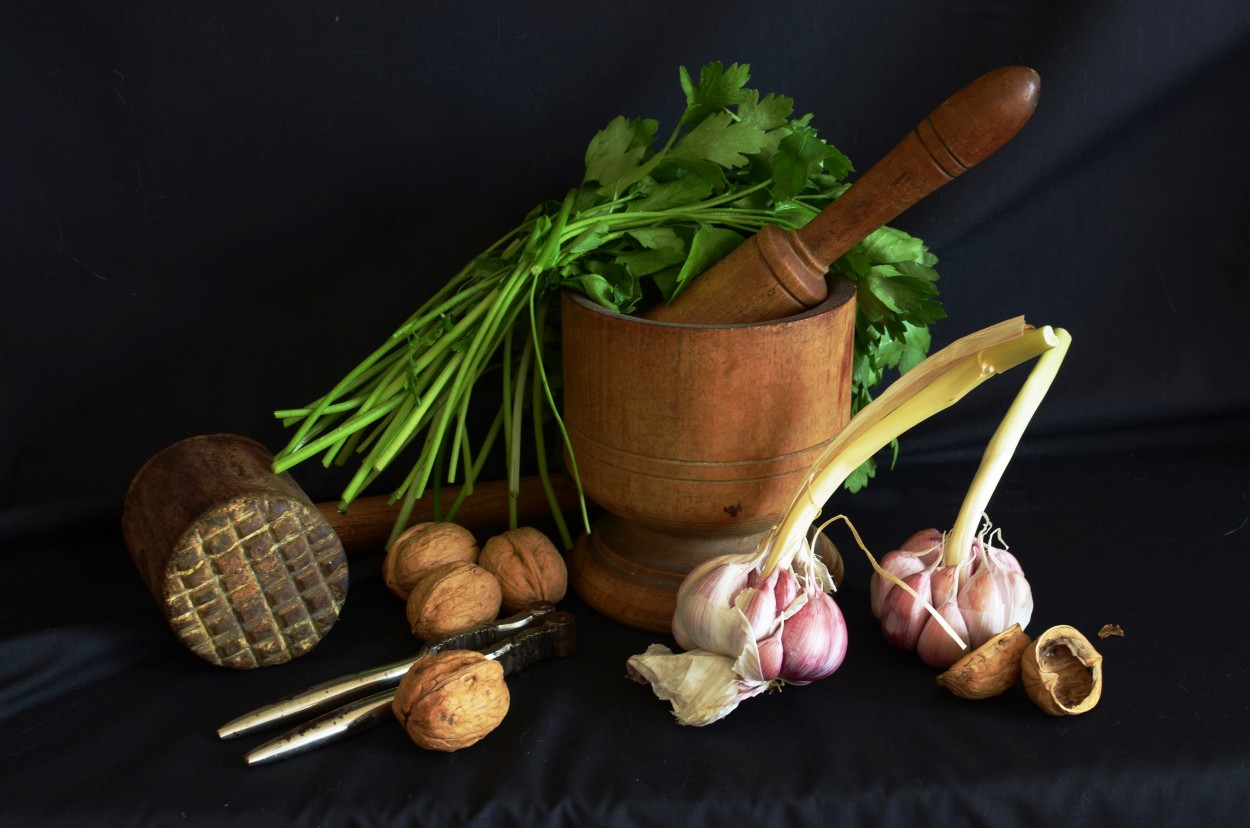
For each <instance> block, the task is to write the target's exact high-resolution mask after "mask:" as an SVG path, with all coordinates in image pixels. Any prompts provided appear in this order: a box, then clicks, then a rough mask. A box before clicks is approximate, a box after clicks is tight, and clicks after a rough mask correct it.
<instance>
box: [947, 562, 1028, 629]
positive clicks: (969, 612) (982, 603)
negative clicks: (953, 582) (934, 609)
mask: <svg viewBox="0 0 1250 828" xmlns="http://www.w3.org/2000/svg"><path fill="white" fill-rule="evenodd" d="M1010 590H1011V585H1010V584H1008V583H1007V582H1006V581H1005V579H1004V578H1003V577H1001V575H1000V571H999V570H995V569H993V568H991V567H988V566H983V567H981V568H980V569H978V570H977V571H976V572H975V573H973V575H972V577H970V578H969V579H968V580H967V581H966V582H965V583H964V585H963V586H962V587H960V589H959V598H958V601H959V609H960V611H961V612H962V613H963V616H964V623H965V624H966V625H967V628H968V646H970V647H980V646H981V645H982V644H984V643H985V642H986V641H989V640H990V639H991V638H993V637H994V636H995V635H997V634H998V633H1000V632H1002V631H1003V630H1005V629H1007V628H1008V627H1010V626H1011V625H1012V624H1013V623H1014V621H1015V619H1014V618H1012V617H1011V612H1010V607H1009V599H1010V597H1011V596H1010Z"/></svg>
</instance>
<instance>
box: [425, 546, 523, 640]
mask: <svg viewBox="0 0 1250 828" xmlns="http://www.w3.org/2000/svg"><path fill="white" fill-rule="evenodd" d="M500 601H501V594H500V590H499V581H498V580H496V579H495V576H494V575H492V574H490V573H489V572H487V571H486V570H485V569H483V568H482V567H480V566H478V565H477V564H471V563H466V562H465V561H453V562H451V563H445V564H440V565H438V566H436V567H434V568H433V569H431V570H429V571H428V572H426V573H425V574H424V575H423V576H422V577H421V580H419V581H417V584H416V586H414V587H413V588H412V592H411V593H409V595H408V604H407V607H406V611H407V614H408V623H409V624H411V625H412V634H413V635H415V636H416V637H417V638H420V639H423V640H426V641H428V640H430V639H431V638H438V637H439V636H442V635H450V634H451V633H455V632H460V631H461V630H467V629H468V628H469V627H476V626H477V625H478V624H485V623H488V622H490V621H493V620H495V617H496V616H498V615H499V606H500Z"/></svg>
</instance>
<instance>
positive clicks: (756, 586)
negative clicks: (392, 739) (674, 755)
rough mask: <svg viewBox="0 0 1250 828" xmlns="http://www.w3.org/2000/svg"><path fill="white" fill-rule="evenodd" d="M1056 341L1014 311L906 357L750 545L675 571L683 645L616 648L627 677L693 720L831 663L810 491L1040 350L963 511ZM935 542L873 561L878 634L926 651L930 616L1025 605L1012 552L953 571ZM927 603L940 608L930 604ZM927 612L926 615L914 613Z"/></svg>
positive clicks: (833, 633)
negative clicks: (622, 651) (677, 648)
mask: <svg viewBox="0 0 1250 828" xmlns="http://www.w3.org/2000/svg"><path fill="white" fill-rule="evenodd" d="M1069 341H1070V337H1068V335H1067V333H1066V332H1065V331H1063V330H1062V329H1058V330H1056V329H1051V328H1049V327H1047V328H1042V329H1035V328H1026V326H1025V325H1024V320H1023V319H1022V318H1017V319H1013V320H1007V321H1006V322H1003V323H1000V324H998V325H993V326H991V327H989V328H986V329H984V330H981V331H977V332H975V333H973V334H970V335H968V336H965V337H962V338H961V339H959V340H957V341H955V342H953V343H951V344H950V345H948V346H946V347H945V348H944V349H942V350H941V351H939V352H938V353H936V354H933V355H931V356H929V357H927V358H926V359H925V360H923V361H922V362H921V363H920V364H919V365H916V366H915V367H913V368H912V369H911V370H910V371H908V372H907V373H906V374H905V375H904V376H903V377H901V378H900V379H899V380H897V381H896V382H894V383H893V384H892V385H890V387H889V388H887V389H886V390H885V391H884V392H883V393H882V394H880V395H879V396H877V398H876V399H874V400H873V401H872V402H871V403H869V404H868V405H867V406H865V407H864V408H862V409H861V410H860V411H859V412H858V413H857V414H856V415H855V416H854V417H853V418H852V419H851V421H850V422H849V423H848V424H847V426H846V428H844V429H843V430H842V431H841V432H839V433H838V434H837V435H836V436H834V437H833V438H832V439H831V440H830V441H829V444H828V446H826V448H825V449H824V451H823V452H822V453H821V455H820V457H818V458H817V460H816V461H815V462H814V463H813V464H812V467H811V469H810V470H809V471H808V474H807V476H806V477H805V478H804V480H803V482H802V483H801V484H800V485H799V487H798V489H797V490H796V491H795V493H794V497H793V498H792V500H791V503H790V505H789V506H788V507H787V509H786V511H785V512H784V513H783V514H782V516H781V521H780V522H779V523H778V524H777V526H775V527H774V528H773V530H772V532H770V533H769V535H768V537H767V539H766V540H765V542H764V543H763V544H762V545H761V548H760V549H759V550H758V551H757V552H756V553H753V554H751V555H746V556H730V557H722V558H719V559H716V560H713V561H708V562H706V563H704V564H702V565H700V566H699V567H697V568H696V569H695V570H694V571H693V572H691V573H690V574H689V575H687V576H686V579H685V581H683V583H682V586H681V589H680V590H679V592H678V598H677V611H676V614H675V616H674V618H673V624H672V631H673V635H674V637H675V638H676V639H677V642H678V643H679V644H680V645H681V646H682V647H684V648H687V650H686V652H683V653H673V652H671V651H669V650H668V648H666V647H662V646H659V645H655V646H652V647H651V648H649V649H648V650H647V651H646V652H645V653H642V654H640V655H636V656H633V657H631V658H630V659H629V662H628V666H629V674H630V676H631V677H632V678H634V679H636V680H638V681H641V682H643V683H648V684H650V685H651V686H652V689H653V690H654V692H655V694H656V695H657V696H659V697H660V698H662V699H665V700H669V701H671V702H672V704H673V712H674V714H675V715H676V716H677V719H678V721H680V722H682V723H683V724H693V725H705V724H709V723H711V722H714V721H717V720H718V719H720V718H723V717H724V716H726V715H728V714H729V713H730V712H731V711H733V710H734V709H736V707H737V706H738V704H739V702H741V701H742V700H743V699H745V698H750V697H751V696H754V695H758V694H759V693H762V692H763V691H764V690H766V689H768V687H770V686H773V685H774V684H777V683H785V682H789V683H791V684H803V683H807V682H810V681H815V680H816V679H819V678H823V677H825V676H828V675H830V674H831V673H832V672H834V671H835V670H837V669H838V667H839V666H840V665H841V663H842V659H843V657H844V656H845V654H846V623H845V621H844V620H843V618H842V613H841V612H840V611H839V609H838V607H837V604H836V603H834V601H833V599H832V598H831V597H830V596H829V595H828V594H827V593H829V592H832V590H833V582H832V579H831V578H830V577H829V572H828V570H827V569H825V566H824V564H822V563H821V562H820V560H819V559H818V558H817V557H816V555H815V553H814V551H813V549H812V544H811V543H810V542H808V541H807V538H806V535H807V533H808V532H809V531H810V530H811V527H812V526H813V525H814V523H815V521H816V518H817V517H818V516H819V515H820V512H821V509H822V507H823V505H824V503H825V502H826V501H827V500H829V498H830V497H831V496H832V495H833V494H834V492H836V491H837V490H838V489H839V488H840V487H841V486H842V483H843V482H844V481H845V480H846V478H847V476H848V475H850V474H851V473H852V472H853V471H854V470H855V469H856V468H858V467H859V466H860V465H861V464H862V463H863V462H864V461H865V460H867V459H868V458H869V457H871V456H872V455H874V454H875V453H876V452H877V451H879V450H880V449H882V448H884V447H885V446H887V445H889V444H890V442H891V441H892V440H894V439H895V438H896V437H898V436H899V435H901V434H902V433H903V432H905V431H907V430H908V429H909V428H911V427H912V426H914V425H916V424H918V423H920V422H922V421H923V420H925V419H926V418H928V417H929V416H931V415H932V414H934V413H936V412H937V411H941V410H943V409H945V408H948V407H949V406H951V405H953V404H954V403H956V402H958V401H959V400H960V399H961V398H963V397H964V396H965V395H966V394H968V393H969V392H970V391H972V390H973V389H974V388H976V387H977V386H978V385H980V384H981V383H983V382H985V381H986V380H988V379H989V378H991V377H994V376H997V375H999V374H1001V373H1003V372H1004V371H1006V370H1008V369H1010V368H1012V367H1014V366H1016V365H1019V364H1021V363H1022V362H1025V361H1027V360H1029V359H1032V358H1034V357H1038V356H1041V360H1040V362H1041V363H1044V365H1039V367H1040V368H1041V369H1042V370H1040V371H1039V370H1038V369H1035V370H1034V372H1033V374H1031V375H1030V381H1029V382H1028V383H1026V392H1027V393H1024V394H1023V395H1022V398H1021V397H1018V398H1017V401H1016V404H1013V410H1014V415H1013V416H1011V417H1009V419H1010V420H1011V423H1010V426H1011V427H1010V428H1006V429H1000V432H1001V433H1000V434H998V435H996V438H999V439H996V440H995V441H994V443H993V447H994V450H993V451H992V452H990V454H991V455H992V456H993V459H994V460H995V461H996V462H995V463H990V464H987V466H988V471H987V473H986V474H984V475H982V476H980V478H979V480H980V482H981V484H983V485H981V486H980V487H979V488H976V498H969V499H968V500H966V501H965V509H964V512H967V511H969V509H970V508H971V506H970V504H973V503H977V502H979V500H978V499H977V498H984V497H987V494H986V493H987V492H989V491H992V488H993V486H992V485H990V484H992V483H993V482H996V479H997V478H996V476H995V475H997V474H998V473H999V471H1000V464H998V463H997V461H999V460H1001V457H1002V456H1003V454H1004V452H1003V451H1002V449H1003V448H1004V447H1006V444H1007V443H1010V442H1011V440H1013V439H1015V438H1016V437H1018V434H1017V432H1018V431H1019V429H1020V428H1021V423H1022V422H1024V421H1026V420H1027V415H1028V414H1029V413H1031V412H1030V411H1029V410H1028V409H1030V408H1031V407H1035V403H1036V402H1037V401H1040V397H1041V395H1042V394H1044V392H1045V386H1046V385H1047V384H1048V383H1049V380H1050V378H1051V377H1053V375H1054V373H1055V371H1056V370H1057V368H1058V361H1059V360H1061V359H1062V354H1063V352H1064V351H1066V349H1067V343H1068V342H1069ZM1052 355H1055V356H1052ZM964 517H965V514H964V513H961V520H959V521H956V534H955V536H956V537H964V535H963V534H961V533H963V532H966V529H967V525H966V521H965V520H962V518H964ZM817 531H819V530H817ZM852 531H853V529H852ZM856 539H857V541H858V536H857V538H856ZM942 541H944V538H943V537H942V535H941V533H940V532H937V531H936V530H928V532H927V533H922V534H921V535H919V536H917V537H916V538H914V539H913V543H912V545H914V546H915V547H917V548H916V549H909V548H904V549H901V550H899V553H900V554H897V555H895V556H894V557H893V558H892V559H891V560H888V561H887V564H888V565H889V566H890V567H891V569H896V570H897V574H894V573H892V572H891V573H890V574H889V577H888V578H886V579H885V581H887V582H888V583H886V582H882V583H877V584H874V585H873V588H872V601H873V609H874V611H875V612H877V614H878V615H879V616H880V617H882V619H883V621H882V623H883V625H885V624H888V625H889V627H890V629H891V634H892V635H894V636H897V637H898V638H899V640H900V641H903V642H907V643H908V644H909V646H912V647H917V646H920V645H921V642H926V643H925V644H924V646H925V649H926V652H929V651H936V650H939V649H946V648H947V645H946V643H945V642H942V641H941V640H940V638H939V637H938V636H936V635H935V634H926V632H927V627H928V626H929V620H930V618H933V617H934V616H936V617H937V618H938V619H940V620H941V627H940V629H941V630H942V632H943V633H945V634H946V635H948V636H953V637H954V638H960V633H959V632H958V629H963V631H964V632H965V633H968V634H971V633H972V631H973V630H974V629H975V630H977V631H978V632H979V631H980V630H981V629H982V628H984V627H987V626H992V625H993V624H995V623H997V621H998V620H999V619H1000V618H1002V617H1005V616H1012V617H1017V618H1018V617H1019V615H1020V611H1021V608H1022V607H1023V606H1024V605H1025V604H1026V603H1027V611H1026V612H1024V613H1023V614H1024V615H1026V616H1027V615H1028V614H1030V613H1031V612H1032V596H1031V594H1030V593H1029V591H1028V584H1027V582H1025V581H1024V577H1023V573H1021V572H1020V571H1019V564H1018V563H1015V559H1014V558H1009V557H1003V555H1005V553H1003V551H1002V550H992V549H990V548H989V547H988V546H984V545H983V546H982V547H981V552H980V562H979V563H978V562H977V561H976V560H972V561H969V562H968V563H967V564H966V569H959V570H956V571H954V573H953V574H951V573H938V572H937V569H938V567H939V564H940V563H941V562H942V557H943V556H942V552H941V549H940V544H941V542H942ZM860 545H861V547H862V546H863V544H862V543H861V544H860ZM905 546H906V545H905ZM865 551H867V550H866V549H865ZM999 553H1002V554H999ZM870 557H871V556H870ZM889 557H890V556H887V558H889ZM1013 564H1014V566H1013ZM961 566H965V565H964V564H961ZM981 569H985V570H987V571H989V572H991V573H992V574H991V575H990V576H983V577H982V579H981V580H978V581H977V582H976V583H975V585H974V586H973V588H972V589H971V590H969V592H968V596H967V599H966V600H962V601H961V598H962V597H963V595H962V591H963V589H964V588H965V587H966V586H967V583H968V582H970V581H971V578H972V576H973V575H975V574H976V573H977V571H979V570H981ZM883 571H889V570H883ZM965 572H966V576H967V578H966V579H965ZM996 573H1003V574H996ZM907 579H913V580H914V582H915V586H917V587H921V592H917V590H916V589H915V588H914V587H912V586H911V585H908V587H907V588H905V589H902V590H899V589H898V584H899V583H905V582H906V580H907ZM896 591H897V593H898V594H897V595H896V594H895V592H896ZM921 593H923V594H921ZM917 598H919V600H917ZM909 601H910V603H909ZM933 601H937V602H938V603H939V604H940V606H941V609H940V610H939V609H934V608H933V605H932V602H933ZM930 610H932V613H933V615H929V616H927V617H926V616H925V615H924V613H929V612H930ZM887 617H888V621H887V620H886V619H887ZM948 617H949V619H950V620H949V621H948V620H947V618H948ZM1027 620H1028V619H1027V617H1026V618H1024V620H1023V621H1022V622H1021V626H1022V627H1023V626H1024V623H1027ZM957 628H958V629H957ZM959 646H960V647H962V646H963V643H962V640H961V641H960V642H959ZM930 657H933V658H937V656H936V655H933V654H932V653H930ZM942 657H943V658H944V657H945V655H943V656H942ZM952 660H953V659H952ZM947 663H948V664H949V663H950V662H947Z"/></svg>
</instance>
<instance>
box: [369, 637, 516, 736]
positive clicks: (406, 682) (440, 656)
mask: <svg viewBox="0 0 1250 828" xmlns="http://www.w3.org/2000/svg"><path fill="white" fill-rule="evenodd" d="M510 701H511V698H510V696H509V694H508V685H507V683H506V682H505V681H504V669H503V665H501V664H500V663H499V662H498V661H492V660H491V659H488V658H487V657H486V656H484V655H482V654H481V653H479V652H477V651H476V650H447V651H444V652H441V653H437V654H436V655H433V656H430V657H429V658H423V659H421V660H420V661H418V662H417V663H415V664H413V665H412V667H410V668H408V672H407V673H405V674H404V677H403V678H402V679H401V680H400V682H399V687H398V688H397V689H396V691H395V698H394V699H393V700H392V701H391V712H393V713H394V714H395V718H396V719H398V720H399V723H400V724H402V725H403V726H404V730H405V731H407V733H408V736H409V737H411V739H412V741H414V742H416V743H417V744H418V745H419V746H421V747H423V748H425V749H426V750H441V751H445V752H451V751H455V750H460V749H461V748H466V747H468V746H469V745H472V744H474V743H476V742H478V741H480V740H481V739H483V738H484V737H485V736H486V735H487V734H489V733H490V732H491V731H492V730H494V729H495V728H497V727H498V726H499V723H500V722H502V721H503V720H504V716H506V715H507V713H508V705H509V703H510Z"/></svg>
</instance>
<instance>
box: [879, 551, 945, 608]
mask: <svg viewBox="0 0 1250 828" xmlns="http://www.w3.org/2000/svg"><path fill="white" fill-rule="evenodd" d="M929 531H936V530H929ZM918 534H923V533H918ZM913 537H915V536H913ZM930 558H933V559H934V560H936V558H937V555H936V554H933V553H931V552H930V551H928V550H919V551H918V550H908V549H895V550H894V551H893V552H887V553H886V554H885V555H884V556H883V557H882V558H881V561H880V566H881V568H882V569H884V570H885V571H886V572H889V573H890V574H891V575H893V576H894V577H896V578H898V579H899V580H900V581H901V580H904V579H906V578H907V576H909V575H915V574H916V573H917V572H921V571H923V570H925V569H928V568H929V567H930V566H931V565H932V564H933V562H934V560H930ZM894 587H895V584H894V582H893V581H890V580H887V579H885V578H882V577H881V576H880V575H879V574H877V573H876V572H873V574H872V578H871V580H869V582H868V600H869V603H870V605H871V607H872V614H873V616H874V617H875V618H880V617H881V613H882V611H883V607H884V604H885V598H886V596H887V595H889V594H890V592H891V590H893V589H894Z"/></svg>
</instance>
